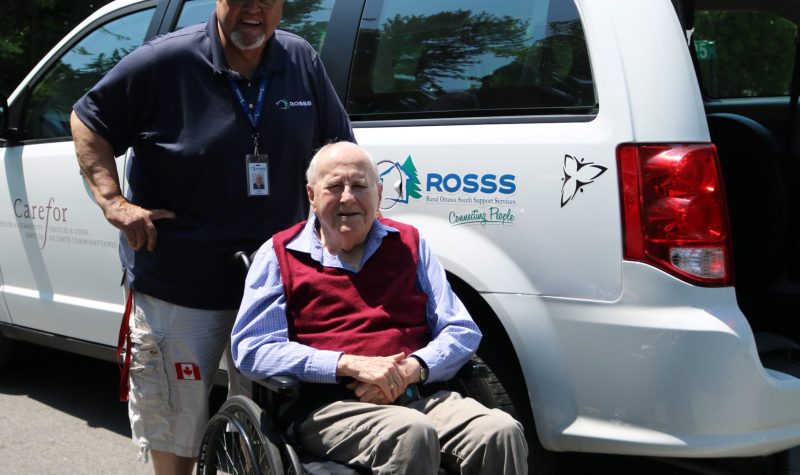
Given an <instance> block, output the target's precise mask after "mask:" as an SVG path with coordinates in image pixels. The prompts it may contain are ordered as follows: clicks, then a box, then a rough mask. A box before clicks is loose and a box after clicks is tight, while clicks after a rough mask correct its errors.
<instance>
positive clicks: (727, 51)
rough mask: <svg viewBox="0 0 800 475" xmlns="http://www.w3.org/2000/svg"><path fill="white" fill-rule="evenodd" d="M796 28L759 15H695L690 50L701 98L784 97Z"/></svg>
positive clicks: (790, 67)
mask: <svg viewBox="0 0 800 475" xmlns="http://www.w3.org/2000/svg"><path fill="white" fill-rule="evenodd" d="M796 34H797V26H796V25H795V24H794V23H792V22H791V21H789V20H787V19H786V18H783V17H780V16H777V15H773V14H771V13H765V12H740V11H702V12H697V15H696V18H695V29H694V36H693V39H694V46H695V52H696V55H697V60H698V64H699V72H700V82H701V83H702V85H703V90H704V92H705V94H706V95H707V96H709V97H714V98H733V97H766V96H786V95H788V94H789V88H790V86H791V79H792V65H793V64H794V49H795V42H794V39H795V35H796Z"/></svg>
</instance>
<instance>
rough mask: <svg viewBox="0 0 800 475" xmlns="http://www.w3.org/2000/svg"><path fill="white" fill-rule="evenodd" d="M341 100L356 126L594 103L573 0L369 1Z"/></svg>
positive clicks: (579, 109) (582, 109)
mask: <svg viewBox="0 0 800 475" xmlns="http://www.w3.org/2000/svg"><path fill="white" fill-rule="evenodd" d="M346 102H347V111H348V112H349V113H350V114H351V115H352V116H353V118H354V119H356V120H377V119H388V118H403V117H405V118H409V117H425V116H429V117H456V116H459V117H462V116H470V115H523V114H524V115H529V114H552V113H578V114H581V113H591V112H594V111H595V108H596V106H597V104H596V99H595V93H594V84H593V82H592V73H591V67H590V65H589V57H588V53H587V48H586V39H585V37H584V33H583V27H582V25H581V22H580V19H579V17H578V12H577V10H576V8H575V4H574V2H573V1H572V0H507V1H503V2H491V1H486V0H480V1H479V0H439V1H435V2H431V1H429V2H409V1H407V0H367V2H366V6H365V8H364V13H363V16H362V20H361V25H360V29H359V32H358V38H357V43H356V51H355V56H354V59H353V65H352V71H351V74H350V84H349V87H348V93H347V101H346Z"/></svg>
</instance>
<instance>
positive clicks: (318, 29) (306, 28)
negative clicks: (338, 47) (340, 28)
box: [176, 0, 335, 52]
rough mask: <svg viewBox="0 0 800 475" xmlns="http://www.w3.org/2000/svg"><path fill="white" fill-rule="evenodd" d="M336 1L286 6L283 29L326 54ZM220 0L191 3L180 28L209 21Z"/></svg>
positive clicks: (295, 1)
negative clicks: (327, 32)
mask: <svg viewBox="0 0 800 475" xmlns="http://www.w3.org/2000/svg"><path fill="white" fill-rule="evenodd" d="M334 2H335V0H291V1H286V2H284V4H283V15H282V16H281V24H280V26H279V28H280V29H282V30H286V31H290V32H292V33H294V34H296V35H298V36H301V37H303V38H304V39H305V40H306V41H308V42H309V43H311V46H313V47H314V49H315V50H317V52H320V51H322V43H323V42H324V41H325V32H326V31H327V29H328V22H329V21H330V19H331V12H332V11H333V4H334ZM215 4H216V0H188V1H187V2H186V3H185V4H184V5H183V9H182V10H181V14H180V17H179V18H178V24H177V26H176V29H179V28H183V27H185V26H189V25H194V24H196V23H203V22H205V21H208V18H209V17H210V16H211V12H212V11H213V10H214V5H215Z"/></svg>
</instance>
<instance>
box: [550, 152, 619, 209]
mask: <svg viewBox="0 0 800 475" xmlns="http://www.w3.org/2000/svg"><path fill="white" fill-rule="evenodd" d="M606 170H608V168H606V167H604V166H602V165H597V164H596V163H594V162H586V161H584V159H580V160H578V159H577V158H575V157H573V156H572V155H569V154H565V155H564V178H562V179H561V181H563V182H564V184H563V185H562V186H561V207H562V208H563V207H564V206H566V204H567V203H569V202H570V201H572V199H573V198H575V195H577V194H578V192H583V187H585V186H586V185H588V184H590V183H593V182H594V181H595V180H596V179H597V178H598V177H599V176H600V175H602V174H603V173H605V172H606Z"/></svg>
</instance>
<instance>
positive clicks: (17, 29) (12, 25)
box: [0, 0, 108, 94]
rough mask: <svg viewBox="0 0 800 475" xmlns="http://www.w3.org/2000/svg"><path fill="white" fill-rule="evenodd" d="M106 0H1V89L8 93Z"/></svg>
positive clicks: (0, 90)
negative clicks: (66, 0)
mask: <svg viewBox="0 0 800 475" xmlns="http://www.w3.org/2000/svg"><path fill="white" fill-rule="evenodd" d="M105 3H108V2H107V0H99V1H90V0H73V1H71V2H58V3H57V2H56V1H55V0H29V1H25V2H21V1H14V0H0V11H2V12H3V13H2V17H3V21H2V22H0V61H2V65H3V66H2V67H1V68H0V92H3V93H7V94H8V93H10V92H11V91H12V90H13V89H14V88H16V87H17V84H19V82H20V81H21V80H22V78H23V77H25V75H26V74H27V73H28V71H30V69H31V68H32V67H33V66H34V65H35V64H36V63H37V62H38V61H39V60H40V59H42V57H43V56H44V55H45V54H46V53H47V52H48V51H49V50H50V49H51V48H52V47H53V46H55V44H56V43H57V42H58V41H59V40H60V39H61V38H62V37H63V36H64V35H65V34H66V33H68V32H69V31H70V30H71V29H72V28H74V27H75V26H76V25H77V24H78V23H80V22H81V21H82V20H83V19H84V18H86V17H87V16H88V15H89V14H90V13H92V12H93V11H94V10H96V9H98V8H100V7H101V6H102V5H103V4H105Z"/></svg>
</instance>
